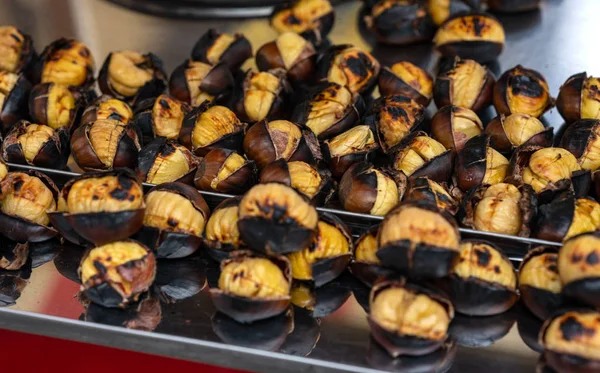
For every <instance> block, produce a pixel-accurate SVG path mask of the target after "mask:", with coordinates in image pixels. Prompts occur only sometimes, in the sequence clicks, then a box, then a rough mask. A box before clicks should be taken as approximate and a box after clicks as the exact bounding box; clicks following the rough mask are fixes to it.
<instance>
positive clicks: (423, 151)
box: [394, 136, 446, 176]
mask: <svg viewBox="0 0 600 373" xmlns="http://www.w3.org/2000/svg"><path fill="white" fill-rule="evenodd" d="M444 152H446V148H445V147H444V145H442V144H440V143H439V142H438V141H436V140H434V139H432V138H431V137H427V136H417V137H415V139H414V140H413V141H412V142H411V144H410V145H409V146H408V147H407V148H406V149H404V150H402V151H401V152H400V153H399V154H398V157H396V161H395V164H394V166H395V168H396V169H397V170H399V171H402V172H404V174H405V175H406V176H410V175H412V174H413V173H414V172H415V171H416V170H417V169H419V168H420V167H422V166H423V165H424V164H425V163H427V162H428V161H430V160H432V159H433V158H435V157H437V156H438V155H440V154H442V153H444Z"/></svg>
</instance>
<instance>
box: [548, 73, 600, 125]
mask: <svg viewBox="0 0 600 373" xmlns="http://www.w3.org/2000/svg"><path fill="white" fill-rule="evenodd" d="M599 87H600V80H599V79H598V78H595V77H593V76H588V75H587V73H586V72H582V73H579V74H575V75H573V76H571V77H569V79H567V81H566V82H565V83H564V84H563V85H562V86H561V87H560V91H559V93H558V97H557V98H556V108H557V109H558V112H559V113H560V115H562V117H563V118H564V119H565V121H566V122H567V123H573V122H575V121H576V120H579V119H600V114H599V112H600V93H599V92H598V88H599Z"/></svg>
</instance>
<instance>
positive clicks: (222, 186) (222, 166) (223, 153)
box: [194, 149, 256, 194]
mask: <svg viewBox="0 0 600 373" xmlns="http://www.w3.org/2000/svg"><path fill="white" fill-rule="evenodd" d="M194 183H195V184H196V187H198V189H201V190H207V191H214V192H219V193H233V194H242V193H244V192H245V191H247V190H248V189H250V187H251V186H252V185H254V184H255V183H256V166H255V165H254V162H253V161H249V160H247V159H246V158H245V157H244V156H243V155H239V154H238V153H236V152H234V151H233V150H229V149H213V150H211V151H209V152H208V153H207V154H206V155H205V156H204V158H202V160H200V164H199V165H198V171H197V172H196V175H195V176H194Z"/></svg>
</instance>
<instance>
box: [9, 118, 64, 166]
mask: <svg viewBox="0 0 600 373" xmlns="http://www.w3.org/2000/svg"><path fill="white" fill-rule="evenodd" d="M30 126H32V124H31V123H29V122H28V121H26V120H21V121H19V122H17V123H15V125H14V126H13V127H12V129H11V130H10V132H8V134H7V135H6V138H5V139H4V142H2V158H4V159H5V160H6V161H7V162H9V163H18V164H28V165H30V166H37V167H46V168H54V169H59V170H60V169H64V168H65V166H66V164H67V159H68V158H69V150H70V149H69V135H68V133H67V130H66V129H65V128H59V129H58V130H56V131H55V130H52V129H51V128H50V127H48V126H37V125H33V126H35V127H30ZM28 127H29V130H28ZM48 132H49V133H51V134H49V135H48V136H47V137H46V138H45V139H44V140H43V142H42V143H41V144H40V143H39V142H38V140H37V139H36V134H40V135H42V134H43V136H46V134H47V133H48ZM21 139H22V141H21ZM30 141H31V143H30ZM24 146H25V149H24ZM34 152H35V153H34ZM32 153H34V154H32ZM31 155H33V157H32V156H31Z"/></svg>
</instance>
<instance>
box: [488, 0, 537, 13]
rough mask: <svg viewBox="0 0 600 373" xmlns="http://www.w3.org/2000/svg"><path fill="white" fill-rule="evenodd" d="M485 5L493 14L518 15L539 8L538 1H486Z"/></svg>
mask: <svg viewBox="0 0 600 373" xmlns="http://www.w3.org/2000/svg"><path fill="white" fill-rule="evenodd" d="M487 5H488V9H489V10H491V11H494V12H503V13H518V12H527V11H530V10H534V9H537V8H539V6H540V0H487Z"/></svg>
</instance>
